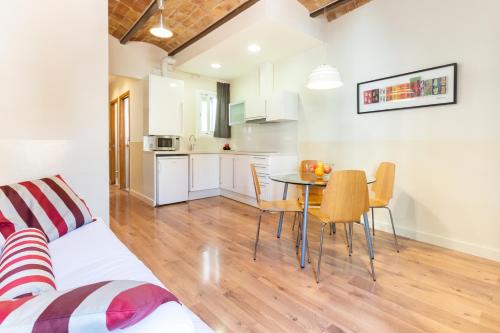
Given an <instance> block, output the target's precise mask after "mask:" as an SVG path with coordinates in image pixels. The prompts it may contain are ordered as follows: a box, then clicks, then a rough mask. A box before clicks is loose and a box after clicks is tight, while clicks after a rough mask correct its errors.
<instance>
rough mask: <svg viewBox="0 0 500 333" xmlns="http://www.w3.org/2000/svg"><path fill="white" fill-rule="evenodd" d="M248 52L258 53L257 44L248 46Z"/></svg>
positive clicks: (258, 46) (258, 47)
mask: <svg viewBox="0 0 500 333" xmlns="http://www.w3.org/2000/svg"><path fill="white" fill-rule="evenodd" d="M248 51H250V52H252V53H257V52H260V45H259V44H250V45H248Z"/></svg>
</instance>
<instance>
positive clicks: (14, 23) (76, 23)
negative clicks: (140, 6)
mask: <svg viewBox="0 0 500 333" xmlns="http://www.w3.org/2000/svg"><path fill="white" fill-rule="evenodd" d="M1 6H2V10H1V11H0V21H1V22H2V29H1V30H0V45H2V46H1V49H0V73H1V77H2V79H1V81H0V156H1V159H0V184H5V183H11V182H17V181H21V180H26V179H33V178H38V177H44V176H48V175H53V174H57V173H60V174H62V175H63V176H64V177H65V178H66V179H67V181H68V182H69V184H70V185H71V186H72V187H73V189H74V190H75V191H76V192H77V193H79V194H80V195H81V196H82V197H83V198H84V199H85V200H86V201H87V203H88V205H89V206H90V209H91V211H92V213H93V214H94V215H96V216H101V217H103V218H104V219H105V220H106V221H107V220H108V216H109V203H108V169H107V166H108V156H107V155H108V147H107V142H108V128H107V111H108V107H107V99H108V88H107V74H108V58H107V55H108V40H107V36H108V33H107V29H108V27H107V22H108V17H107V6H106V2H103V1H98V0H88V1H85V2H82V1H77V0H69V1H64V2H63V1H59V0H46V1H34V2H33V1H31V2H26V1H1Z"/></svg>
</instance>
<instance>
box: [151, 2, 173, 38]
mask: <svg viewBox="0 0 500 333" xmlns="http://www.w3.org/2000/svg"><path fill="white" fill-rule="evenodd" d="M158 9H159V10H160V22H159V23H158V25H157V26H154V27H153V28H151V29H150V30H149V32H151V34H152V35H153V36H156V37H158V38H170V37H172V36H173V35H174V33H173V32H172V31H170V30H169V29H167V28H165V27H164V25H163V0H158Z"/></svg>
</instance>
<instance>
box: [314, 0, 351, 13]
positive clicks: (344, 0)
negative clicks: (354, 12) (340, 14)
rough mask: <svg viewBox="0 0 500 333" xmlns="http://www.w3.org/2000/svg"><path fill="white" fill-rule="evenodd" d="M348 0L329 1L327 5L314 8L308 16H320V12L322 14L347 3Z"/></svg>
mask: <svg viewBox="0 0 500 333" xmlns="http://www.w3.org/2000/svg"><path fill="white" fill-rule="evenodd" d="M349 1H351V0H336V1H333V2H330V3H329V4H328V5H326V6H323V7H321V8H318V9H316V10H315V11H314V12H311V13H310V14H309V16H310V17H317V16H320V15H321V14H324V13H326V12H329V11H331V10H335V8H338V7H340V6H342V5H344V4H346V3H348V2H349Z"/></svg>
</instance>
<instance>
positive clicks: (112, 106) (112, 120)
mask: <svg viewBox="0 0 500 333" xmlns="http://www.w3.org/2000/svg"><path fill="white" fill-rule="evenodd" d="M117 106H118V98H115V99H113V100H112V101H110V102H109V114H108V120H109V147H108V149H109V185H116V174H115V171H116V130H117V128H116V117H117V112H116V111H117Z"/></svg>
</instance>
